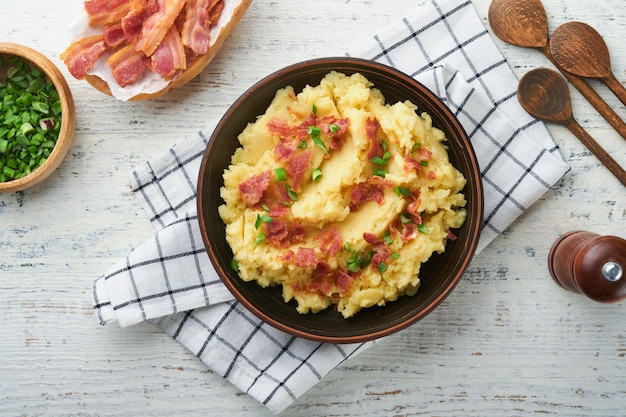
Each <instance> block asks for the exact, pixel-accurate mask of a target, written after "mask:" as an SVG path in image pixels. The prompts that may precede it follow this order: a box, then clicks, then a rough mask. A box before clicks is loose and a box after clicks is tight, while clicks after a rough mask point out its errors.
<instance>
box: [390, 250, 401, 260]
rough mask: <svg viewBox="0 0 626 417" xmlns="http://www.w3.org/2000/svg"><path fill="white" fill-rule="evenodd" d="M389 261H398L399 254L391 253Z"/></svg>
mask: <svg viewBox="0 0 626 417" xmlns="http://www.w3.org/2000/svg"><path fill="white" fill-rule="evenodd" d="M391 259H393V260H394V261H397V260H398V259H400V254H399V253H398V252H394V253H392V254H391Z"/></svg>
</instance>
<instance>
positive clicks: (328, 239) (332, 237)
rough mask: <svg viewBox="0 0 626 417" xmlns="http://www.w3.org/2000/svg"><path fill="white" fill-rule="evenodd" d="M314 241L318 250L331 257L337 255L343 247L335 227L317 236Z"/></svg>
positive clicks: (341, 238) (341, 239)
mask: <svg viewBox="0 0 626 417" xmlns="http://www.w3.org/2000/svg"><path fill="white" fill-rule="evenodd" d="M314 239H315V242H317V243H318V244H319V245H320V246H319V247H320V250H321V251H322V252H324V253H326V254H327V255H328V256H331V257H332V256H335V255H337V253H339V251H340V250H341V247H342V245H343V236H341V232H340V231H339V229H338V228H337V227H336V226H333V227H331V228H329V229H328V230H326V231H324V232H322V233H320V234H318V235H317V236H315V238H314Z"/></svg>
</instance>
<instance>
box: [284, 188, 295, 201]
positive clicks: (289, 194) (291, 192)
mask: <svg viewBox="0 0 626 417" xmlns="http://www.w3.org/2000/svg"><path fill="white" fill-rule="evenodd" d="M285 187H286V188H287V195H288V196H289V198H290V199H291V200H292V201H298V194H296V192H295V191H293V190H292V189H291V186H289V184H287V185H286V186H285Z"/></svg>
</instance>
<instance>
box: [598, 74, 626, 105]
mask: <svg viewBox="0 0 626 417" xmlns="http://www.w3.org/2000/svg"><path fill="white" fill-rule="evenodd" d="M603 81H604V84H605V85H606V86H607V87H608V88H609V90H611V91H612V92H613V94H615V97H617V98H619V101H621V102H622V103H623V104H624V105H625V106H626V88H624V84H622V83H620V82H619V81H618V80H617V78H615V75H613V73H611V75H610V76H609V77H607V78H606V79H604V80H603Z"/></svg>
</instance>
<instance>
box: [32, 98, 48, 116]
mask: <svg viewBox="0 0 626 417" xmlns="http://www.w3.org/2000/svg"><path fill="white" fill-rule="evenodd" d="M31 107H32V108H33V110H37V111H38V112H40V113H44V114H48V113H50V106H48V105H47V104H46V103H42V102H41V101H34V102H33V104H32V105H31Z"/></svg>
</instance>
